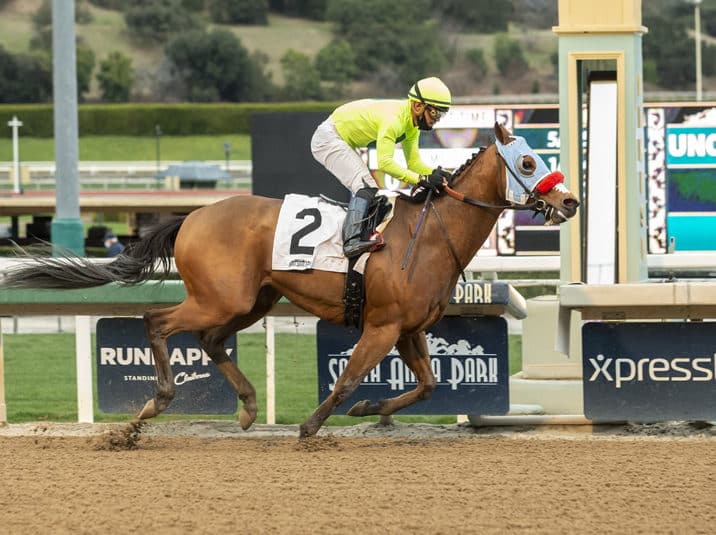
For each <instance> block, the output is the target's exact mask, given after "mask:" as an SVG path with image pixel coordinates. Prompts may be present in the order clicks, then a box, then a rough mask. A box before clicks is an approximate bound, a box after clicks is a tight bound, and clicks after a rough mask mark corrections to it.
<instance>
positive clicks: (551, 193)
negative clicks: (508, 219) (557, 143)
mask: <svg viewBox="0 0 716 535" xmlns="http://www.w3.org/2000/svg"><path fill="white" fill-rule="evenodd" d="M495 146H496V148H497V153H498V154H499V158H500V159H501V160H502V162H503V163H504V166H505V172H504V197H505V200H506V201H507V202H508V203H510V204H511V205H518V206H531V207H532V206H534V208H533V209H534V210H535V211H536V212H538V213H542V214H544V216H545V221H546V223H547V224H559V223H564V222H565V221H566V220H567V219H569V218H571V217H574V215H575V214H576V213H577V207H578V206H579V201H578V200H577V198H576V197H575V196H574V195H572V193H571V192H570V191H569V190H568V189H567V188H566V187H565V185H564V175H563V174H562V173H560V172H559V171H550V170H549V167H547V165H546V164H545V163H544V161H543V160H542V158H541V157H540V156H539V155H538V154H537V153H535V151H534V150H532V148H531V147H530V146H529V145H528V144H527V141H525V139H524V138H523V137H520V136H513V135H512V134H511V133H510V131H509V130H507V129H506V128H505V127H504V126H502V125H500V124H497V123H495Z"/></svg>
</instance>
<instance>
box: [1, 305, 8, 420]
mask: <svg viewBox="0 0 716 535" xmlns="http://www.w3.org/2000/svg"><path fill="white" fill-rule="evenodd" d="M4 425H7V405H6V404H5V357H4V354H3V342H2V318H0V427H2V426H4Z"/></svg>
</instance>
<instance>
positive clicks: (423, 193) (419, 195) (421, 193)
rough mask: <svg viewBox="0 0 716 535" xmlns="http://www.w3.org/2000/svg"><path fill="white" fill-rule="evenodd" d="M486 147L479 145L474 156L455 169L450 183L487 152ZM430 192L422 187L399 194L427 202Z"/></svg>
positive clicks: (414, 201) (401, 197) (417, 201)
mask: <svg viewBox="0 0 716 535" xmlns="http://www.w3.org/2000/svg"><path fill="white" fill-rule="evenodd" d="M485 149H486V147H479V148H478V150H477V152H473V153H472V156H470V157H469V158H468V159H467V160H466V161H465V163H463V164H462V165H461V166H460V167H458V168H457V169H455V171H453V174H452V177H451V178H450V185H452V184H454V183H455V181H456V180H457V179H458V178H459V177H460V176H461V175H462V174H463V173H464V172H465V170H467V169H468V168H469V167H470V166H471V165H472V164H473V163H474V162H476V161H477V160H478V159H479V158H480V157H481V156H482V155H483V153H484V152H485ZM427 195H428V192H427V190H425V189H421V190H420V191H418V192H417V193H415V194H414V195H406V194H405V193H402V192H400V193H399V194H398V198H399V199H402V200H404V201H408V202H409V203H414V204H419V203H422V202H425V197H427Z"/></svg>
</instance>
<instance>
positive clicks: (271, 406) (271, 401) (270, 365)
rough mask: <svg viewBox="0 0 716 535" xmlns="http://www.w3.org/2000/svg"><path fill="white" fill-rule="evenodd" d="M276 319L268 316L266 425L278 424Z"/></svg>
mask: <svg viewBox="0 0 716 535" xmlns="http://www.w3.org/2000/svg"><path fill="white" fill-rule="evenodd" d="M274 335H275V329H274V318H273V316H266V423H267V424H270V425H273V424H275V423H276V376H275V368H276V340H275V338H274Z"/></svg>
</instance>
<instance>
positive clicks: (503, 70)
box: [493, 33, 529, 76]
mask: <svg viewBox="0 0 716 535" xmlns="http://www.w3.org/2000/svg"><path fill="white" fill-rule="evenodd" d="M493 46H494V48H493V50H494V54H495V64H496V65H497V69H498V70H499V71H500V74H502V75H503V76H516V75H518V74H521V73H523V72H525V71H527V70H528V68H529V67H528V65H527V60H526V59H525V55H524V52H523V51H522V46H520V43H518V42H517V41H515V40H514V39H510V37H509V35H507V34H506V33H500V34H498V35H496V36H495V42H494V45H493Z"/></svg>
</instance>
